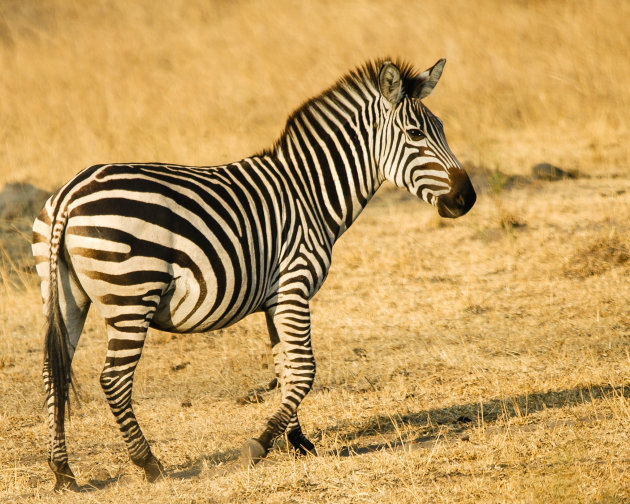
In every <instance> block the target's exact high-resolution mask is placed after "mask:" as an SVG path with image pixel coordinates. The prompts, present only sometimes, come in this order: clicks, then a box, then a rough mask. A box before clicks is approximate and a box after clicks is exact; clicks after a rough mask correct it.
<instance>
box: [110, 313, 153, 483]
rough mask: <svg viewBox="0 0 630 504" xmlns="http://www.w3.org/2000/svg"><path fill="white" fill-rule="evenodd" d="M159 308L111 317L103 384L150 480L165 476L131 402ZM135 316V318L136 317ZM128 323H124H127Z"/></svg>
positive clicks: (133, 458)
mask: <svg viewBox="0 0 630 504" xmlns="http://www.w3.org/2000/svg"><path fill="white" fill-rule="evenodd" d="M154 311H155V309H154V308H151V309H150V311H149V312H148V313H146V314H145V315H144V317H142V314H140V315H136V314H134V316H133V318H132V317H129V316H124V315H123V316H119V317H117V318H116V319H108V320H107V338H108V342H107V358H106V359H105V367H104V368H103V372H102V373H101V387H102V388H103V391H104V392H105V396H106V397H107V401H108V402H109V406H110V408H111V410H112V413H113V414H114V417H115V418H116V422H117V423H118V426H119V427H120V431H121V433H122V435H123V439H124V440H125V444H126V445H127V450H128V451H129V457H130V458H131V461H132V462H133V463H134V464H135V465H137V466H139V467H141V468H142V469H144V473H145V476H146V478H147V480H148V481H155V480H157V479H159V478H161V477H162V476H163V475H164V468H163V467H162V464H161V463H160V461H159V460H158V459H157V458H155V456H154V455H153V453H151V448H150V447H149V443H148V442H147V440H146V438H145V437H144V434H142V430H141V429H140V425H139V424H138V421H137V420H136V416H135V414H134V412H133V407H132V404H131V395H132V391H133V375H134V372H135V370H136V366H137V365H138V362H139V360H140V355H141V354H142V348H143V346H144V341H145V339H146V335H147V330H148V328H149V325H150V321H151V318H152V316H153V313H154ZM134 318H135V320H134ZM123 322H124V323H123Z"/></svg>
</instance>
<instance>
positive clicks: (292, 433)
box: [242, 302, 316, 466]
mask: <svg viewBox="0 0 630 504" xmlns="http://www.w3.org/2000/svg"><path fill="white" fill-rule="evenodd" d="M267 327H268V329H269V335H270V337H271V344H272V345H273V357H274V367H275V372H276V376H277V377H278V380H279V382H280V390H281V392H282V402H281V404H280V407H279V408H278V410H277V411H276V412H275V413H274V414H273V415H272V416H271V418H270V419H269V420H268V421H267V425H266V427H265V429H264V430H263V432H262V433H261V434H260V436H258V437H257V438H254V439H250V440H248V441H247V442H246V443H245V445H244V446H243V450H242V460H243V463H244V464H245V465H247V466H250V465H254V464H256V463H257V462H259V461H260V460H261V459H262V458H263V457H264V456H265V455H267V452H268V451H269V448H270V447H271V445H272V443H273V441H274V440H275V439H276V438H277V437H279V436H281V435H282V434H284V432H285V431H286V430H287V428H289V434H288V436H287V437H288V438H289V441H290V442H291V444H292V445H293V446H294V447H295V448H296V450H297V451H298V452H299V453H301V454H306V453H311V454H313V455H316V451H315V447H314V445H313V443H311V442H310V441H309V440H308V439H307V438H306V437H305V436H304V434H303V433H302V428H301V427H300V423H299V420H298V416H297V409H298V406H299V405H300V403H301V402H302V399H304V397H305V396H306V394H308V392H309V391H310V390H311V386H312V385H313V379H314V378H315V359H314V357H313V350H312V347H311V320H310V310H309V307H308V302H304V303H300V304H295V302H293V303H291V304H286V305H278V306H276V307H275V308H274V309H273V310H270V311H268V312H267Z"/></svg>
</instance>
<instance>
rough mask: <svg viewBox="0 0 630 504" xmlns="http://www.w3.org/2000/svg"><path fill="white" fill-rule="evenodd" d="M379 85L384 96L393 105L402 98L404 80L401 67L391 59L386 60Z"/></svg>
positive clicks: (379, 75) (380, 73) (380, 74)
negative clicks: (401, 76)
mask: <svg viewBox="0 0 630 504" xmlns="http://www.w3.org/2000/svg"><path fill="white" fill-rule="evenodd" d="M378 87H379V89H380V91H381V94H382V95H383V97H384V98H385V99H386V100H387V101H388V102H390V103H391V104H392V105H396V104H397V103H398V102H399V101H400V100H401V99H402V95H403V92H402V81H401V80H400V69H399V68H398V67H397V66H396V65H394V64H393V63H392V62H391V61H386V62H385V63H383V66H382V67H381V71H380V72H379V74H378Z"/></svg>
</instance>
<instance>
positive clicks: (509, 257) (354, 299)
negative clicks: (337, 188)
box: [0, 0, 630, 504]
mask: <svg viewBox="0 0 630 504" xmlns="http://www.w3.org/2000/svg"><path fill="white" fill-rule="evenodd" d="M629 18H630V2H624V1H614V0H610V1H602V0H584V1H581V2H573V1H568V0H567V1H555V2H544V1H535V0H530V1H520V0H514V1H498V0H479V1H476V2H469V1H467V0H452V1H449V2H442V1H433V0H428V1H423V2H408V1H406V0H391V1H389V2H381V1H379V0H365V1H364V2H337V3H333V2H328V1H323V0H322V1H317V2H293V1H290V0H277V1H274V2H268V1H265V0H253V1H251V2H222V1H205V0H198V1H197V0H164V1H163V2H158V3H156V2H155V1H154V0H137V1H134V2H125V1H122V0H105V1H100V2H72V1H67V0H49V1H46V2H40V1H35V0H0V240H1V247H0V263H1V264H0V502H21V503H31V502H42V503H44V502H58V501H59V500H63V501H64V502H81V503H84V502H94V503H109V502H111V503H119V502H124V501H129V502H140V503H142V502H147V503H149V502H150V503H158V504H159V503H167V502H168V503H182V504H183V503H208V502H225V503H237V502H265V503H276V502H277V503H290V502H296V503H301V502H318V503H321V502H331V503H359V502H396V503H399V502H426V503H438V502H457V503H478V502H480V501H481V502H510V503H512V502H523V503H530V502H544V503H548V502H549V503H555V502H566V503H576V502H577V503H593V502H595V503H609V504H612V503H628V502H630V439H629V436H630V402H629V397H628V396H629V395H630V303H629V300H630V282H629V281H628V279H629V278H630V259H629V258H630V169H629V167H630V148H629V145H628V141H627V139H628V137H629V135H630V115H629V114H628V110H630V92H629V90H630V85H629V82H630V58H627V56H626V54H627V50H628V47H630V28H629V25H628V23H627V20H628V19H629ZM384 56H392V57H400V58H402V59H405V60H408V61H410V62H411V63H413V64H414V65H416V66H417V67H418V69H423V68H426V67H428V66H430V65H431V64H433V63H434V62H435V61H437V60H438V59H439V58H441V57H446V58H447V60H448V63H447V66H446V69H445V72H444V74H443V77H442V79H441V81H440V83H439V85H438V87H437V88H436V91H435V93H433V94H432V95H431V97H430V98H429V99H427V105H428V106H429V107H430V108H431V110H432V111H433V112H435V113H436V114H437V115H438V116H439V117H440V118H441V119H442V120H443V121H444V123H445V131H446V134H447V137H448V139H449V142H450V146H451V148H452V150H453V152H454V153H455V154H456V155H457V156H458V158H459V159H460V160H462V161H464V162H465V164H466V166H468V167H469V168H470V171H471V173H472V174H473V183H474V184H475V187H476V188H477V189H478V192H479V199H478V202H477V204H476V205H475V207H474V208H473V209H472V211H471V212H470V213H469V214H468V215H466V216H465V217H463V218H461V219H457V220H455V221H446V220H441V219H439V218H438V216H437V215H436V213H435V209H433V208H430V207H429V206H428V205H425V204H422V203H421V202H419V201H417V200H415V199H413V198H412V197H410V196H409V195H408V194H406V193H404V192H401V191H397V190H394V189H393V188H392V187H390V186H387V187H383V188H382V189H381V190H380V191H379V193H378V194H377V196H376V198H375V200H374V201H373V202H372V203H371V204H370V205H369V206H368V208H367V209H366V211H365V213H364V215H362V216H361V217H360V218H359V219H358V221H357V223H356V224H355V225H353V227H352V228H351V229H350V230H349V231H348V232H347V234H346V235H345V236H344V237H343V238H342V239H341V241H340V242H339V244H338V245H337V246H336V248H335V253H334V257H333V267H332V270H331V272H330V274H329V277H328V279H327V281H326V283H325V284H324V287H323V289H322V290H321V291H320V292H319V293H318V294H317V296H316V297H315V298H314V299H313V300H312V312H313V317H312V322H313V344H314V350H315V354H316V358H317V364H318V368H317V377H316V381H315V386H314V388H313V390H312V392H311V393H310V394H309V395H308V396H307V398H306V400H305V401H304V403H303V406H302V407H301V419H302V422H303V425H304V427H305V430H306V432H307V434H308V435H309V437H311V438H312V439H313V440H314V441H315V443H316V445H317V448H318V451H319V453H320V455H321V456H320V457H317V458H299V459H296V458H294V457H293V456H292V455H291V454H289V453H288V452H287V451H286V449H285V448H284V444H283V443H282V442H280V443H279V445H278V447H277V449H275V450H274V451H273V452H272V453H271V454H270V457H269V458H268V460H266V461H265V462H264V464H262V465H260V466H257V467H256V468H255V469H253V470H245V469H243V468H241V467H240V466H239V464H238V461H237V457H238V453H239V448H240V446H241V444H242V443H243V441H244V440H245V439H247V438H248V437H250V436H251V435H252V434H253V433H256V432H258V431H259V429H260V428H261V427H262V425H263V422H264V421H265V419H266V417H267V416H268V415H269V414H270V413H271V412H272V411H273V410H274V408H275V407H276V406H277V404H278V402H279V396H278V392H277V391H275V390H272V391H267V392H259V393H258V394H253V393H252V391H253V390H255V389H260V386H261V385H264V384H267V383H268V382H269V380H270V379H271V378H272V365H271V357H270V350H269V340H268V336H267V335H266V330H265V324H264V320H263V317H262V316H260V315H253V316H251V317H249V318H247V319H246V320H244V321H243V322H241V323H239V324H237V325H235V326H233V327H229V328H226V329H224V330H221V331H217V332H216V333H213V334H207V335H206V334H200V335H171V334H167V333H159V332H151V333H150V335H149V338H148V341H147V345H146V347H145V352H144V356H143V358H142V360H141V362H140V365H139V368H138V371H137V374H136V379H135V389H134V401H135V410H136V413H137V415H138V417H139V420H140V423H141V425H142V427H143V429H144V432H145V434H146V435H147V437H148V438H149V440H150V442H151V444H152V446H153V449H154V451H155V453H156V455H157V456H158V457H159V458H160V459H161V460H162V461H163V462H164V465H165V467H166V470H167V472H168V478H166V479H165V480H163V481H161V482H159V483H157V484H154V485H150V484H148V483H146V482H144V481H143V480H142V478H141V477H140V472H139V471H137V470H136V469H135V468H134V467H133V466H132V465H131V463H130V462H129V460H128V457H127V454H126V453H125V450H124V444H123V441H122V440H121V437H120V434H119V432H118V430H117V428H116V426H115V422H114V419H113V417H112V415H111V413H110V412H109V408H108V406H107V404H106V401H105V398H104V396H103V393H102V391H101V390H100V386H99V381H98V377H99V373H100V370H101V368H102V365H103V362H104V359H105V349H106V343H105V341H106V336H105V331H104V327H103V323H102V321H101V320H99V319H98V318H97V317H96V316H94V314H92V315H91V316H90V317H89V319H88V322H87V325H86V329H85V332H84V334H83V336H82V339H81V342H80V344H79V347H78V351H77V355H76V359H75V365H74V369H75V372H76V375H77V378H78V381H79V384H80V393H79V396H80V402H79V401H74V402H73V408H72V415H71V421H70V422H69V426H68V445H69V452H70V458H71V464H72V467H73V469H74V470H75V472H76V474H77V477H78V480H79V483H80V484H81V485H82V487H83V489H84V490H85V491H84V492H82V493H80V494H68V495H64V496H62V497H59V496H58V495H55V494H53V493H52V486H53V481H52V475H51V474H50V471H49V469H48V467H47V466H46V463H45V460H46V445H47V432H46V426H45V414H44V408H43V386H42V383H41V377H40V372H41V364H42V330H41V329H42V326H43V316H42V315H41V308H40V294H39V291H38V289H37V286H36V282H35V278H34V277H33V273H32V269H33V267H32V262H31V259H30V258H29V257H28V255H27V254H28V240H29V232H30V231H29V227H30V222H32V218H33V213H34V212H35V211H36V210H37V208H36V207H37V206H38V203H37V202H41V201H42V198H43V197H44V195H45V194H46V193H48V192H50V191H52V190H54V189H56V188H57V187H58V186H59V185H60V184H62V183H63V182H65V181H66V180H68V179H69V178H70V177H71V176H72V175H73V174H74V173H76V172H77V171H79V170H80V169H82V168H83V167H85V166H89V165H91V164H95V163H101V162H127V161H139V162H142V161H163V162H177V163H186V164H197V165H207V164H220V163H224V162H229V161H233V160H237V159H241V158H242V157H243V156H247V155H249V154H252V153H253V152H256V151H259V150H261V149H263V148H265V147H269V146H271V145H272V142H273V140H274V139H275V138H277V136H278V135H279V133H280V131H281V129H282V127H283V125H284V122H285V119H286V117H287V115H288V114H289V113H290V112H291V111H292V110H294V109H295V108H296V107H298V106H299V105H300V103H301V102H303V101H304V100H305V99H307V98H309V97H311V96H313V95H315V94H317V93H319V92H320V91H322V90H323V89H324V88H326V87H327V86H330V85H331V84H332V83H333V82H334V81H335V80H336V79H338V78H339V77H340V76H341V75H342V74H343V73H344V72H346V71H347V70H348V69H350V68H353V67H355V66H357V65H360V64H362V63H364V62H365V61H366V60H369V59H373V58H377V57H384ZM539 162H549V163H553V164H555V165H558V166H560V167H561V168H564V169H567V170H575V172H576V173H577V175H578V176H577V178H571V179H562V180H557V181H553V182H552V181H541V180H537V179H535V178H533V177H532V176H531V172H530V168H531V166H532V165H533V164H535V163H539ZM244 397H257V400H256V401H254V402H247V401H243V398H244Z"/></svg>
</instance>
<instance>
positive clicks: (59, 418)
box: [44, 217, 78, 429]
mask: <svg viewBox="0 0 630 504" xmlns="http://www.w3.org/2000/svg"><path fill="white" fill-rule="evenodd" d="M65 224H66V219H65V218H63V217H62V218H61V219H59V220H58V218H57V219H55V225H54V226H53V231H52V236H51V243H50V263H49V264H50V271H49V283H48V288H49V291H48V314H47V317H46V337H45V342H44V366H45V372H46V373H47V374H48V380H49V381H50V382H51V384H52V390H53V404H54V417H55V423H56V425H57V426H58V427H57V428H61V429H63V425H64V418H65V409H66V404H67V405H68V416H70V397H69V393H68V392H69V389H70V387H72V390H73V391H74V394H75V397H78V394H77V389H76V381H75V378H74V374H73V373H72V369H71V364H72V360H71V357H70V352H69V348H68V331H67V329H66V325H65V323H64V321H63V316H62V314H61V307H60V305H59V285H58V284H59V282H58V272H59V255H60V253H61V251H62V250H63V236H64V230H65ZM49 400H50V397H48V398H47V401H49Z"/></svg>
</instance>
